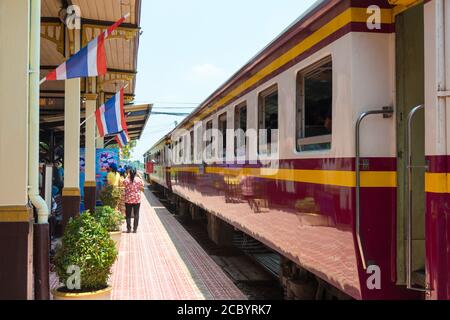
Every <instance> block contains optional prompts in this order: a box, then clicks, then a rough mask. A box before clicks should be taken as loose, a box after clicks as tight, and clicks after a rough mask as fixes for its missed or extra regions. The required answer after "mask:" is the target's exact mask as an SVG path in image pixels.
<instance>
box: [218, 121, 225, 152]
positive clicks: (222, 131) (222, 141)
mask: <svg viewBox="0 0 450 320" xmlns="http://www.w3.org/2000/svg"><path fill="white" fill-rule="evenodd" d="M219 132H220V134H221V135H222V137H221V138H220V139H219V141H218V142H219V144H220V145H219V152H220V154H219V158H225V155H226V153H227V113H226V112H225V113H224V114H222V115H220V116H219Z"/></svg>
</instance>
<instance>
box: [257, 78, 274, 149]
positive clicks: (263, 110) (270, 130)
mask: <svg viewBox="0 0 450 320" xmlns="http://www.w3.org/2000/svg"><path fill="white" fill-rule="evenodd" d="M258 118H259V119H258V124H259V139H260V140H259V143H258V150H259V153H261V154H265V153H271V152H272V151H274V150H271V144H272V140H273V138H274V134H275V133H276V132H275V131H274V130H278V87H277V86H276V85H275V86H273V87H271V88H269V89H267V90H266V91H264V92H262V93H261V94H260V96H259V112H258ZM263 132H264V135H265V136H266V138H265V139H263V140H261V133H263ZM273 142H274V143H277V141H273Z"/></svg>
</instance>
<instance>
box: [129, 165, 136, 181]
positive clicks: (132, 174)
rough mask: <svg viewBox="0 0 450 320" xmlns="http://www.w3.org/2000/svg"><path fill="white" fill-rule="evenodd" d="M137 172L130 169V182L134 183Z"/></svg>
mask: <svg viewBox="0 0 450 320" xmlns="http://www.w3.org/2000/svg"><path fill="white" fill-rule="evenodd" d="M136 174H137V171H136V169H135V168H131V169H130V181H131V182H134V178H136Z"/></svg>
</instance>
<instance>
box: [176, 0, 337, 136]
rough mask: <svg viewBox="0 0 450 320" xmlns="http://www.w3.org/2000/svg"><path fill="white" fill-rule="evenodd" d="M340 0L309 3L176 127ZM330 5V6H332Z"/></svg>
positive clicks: (203, 107)
mask: <svg viewBox="0 0 450 320" xmlns="http://www.w3.org/2000/svg"><path fill="white" fill-rule="evenodd" d="M340 1H342V0H317V1H316V2H315V3H314V4H313V5H311V6H310V7H309V8H308V9H307V10H306V11H305V12H304V13H303V14H302V15H301V16H300V17H299V18H297V19H296V20H295V21H294V22H293V23H291V24H290V25H289V26H288V27H287V28H285V29H284V30H283V31H282V32H281V33H280V34H279V35H278V36H277V37H276V38H275V39H274V40H272V41H271V42H270V43H269V44H268V45H266V46H265V47H264V48H263V49H261V50H260V51H259V52H258V53H257V54H256V55H255V56H253V57H252V58H251V59H250V60H249V61H248V62H247V63H246V64H245V65H244V66H243V67H242V68H240V69H239V70H238V71H237V72H235V73H234V74H233V75H232V76H231V77H230V78H229V79H228V80H227V81H225V83H223V84H222V85H221V86H220V87H219V88H218V89H217V90H216V91H214V92H213V93H212V94H211V95H210V96H209V97H208V98H206V100H205V101H203V102H202V103H201V104H200V105H199V106H198V107H197V108H196V109H195V110H194V111H192V113H191V114H190V115H189V116H188V117H186V118H185V119H184V120H183V121H182V122H181V123H180V124H178V126H177V127H176V129H177V128H182V127H184V126H185V125H186V124H187V123H189V121H190V120H191V119H192V118H193V117H194V116H195V115H196V114H198V113H199V112H200V111H202V110H204V109H206V108H208V107H209V104H210V103H211V102H212V101H213V100H214V99H216V98H217V97H218V96H220V94H221V93H223V92H224V91H225V90H227V89H229V88H230V87H231V86H232V85H233V84H234V83H235V82H237V81H238V80H239V79H240V78H241V77H242V76H243V75H244V74H245V73H247V72H248V71H250V70H252V69H253V68H254V67H255V65H257V64H259V63H260V62H262V60H264V59H265V58H266V57H267V56H268V55H270V54H271V53H273V51H275V49H277V48H279V47H280V46H282V44H284V43H285V42H287V41H288V40H289V39H290V36H293V35H295V34H296V33H297V32H298V30H296V29H297V27H298V26H299V25H301V24H303V23H304V22H305V21H307V20H309V19H310V18H311V17H312V16H313V15H314V13H317V12H318V11H320V10H321V9H323V8H324V7H325V6H326V5H327V4H328V5H330V4H333V5H335V4H336V3H337V2H340ZM333 5H331V6H330V7H332V6H333Z"/></svg>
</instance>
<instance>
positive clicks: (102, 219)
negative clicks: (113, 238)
mask: <svg viewBox="0 0 450 320" xmlns="http://www.w3.org/2000/svg"><path fill="white" fill-rule="evenodd" d="M94 218H95V220H97V222H99V223H100V224H101V225H102V227H103V228H105V229H106V230H108V232H117V231H120V228H121V226H122V222H123V221H124V217H123V215H122V213H120V212H119V211H117V210H114V209H113V208H111V207H108V206H105V207H97V208H96V209H95V214H94Z"/></svg>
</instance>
